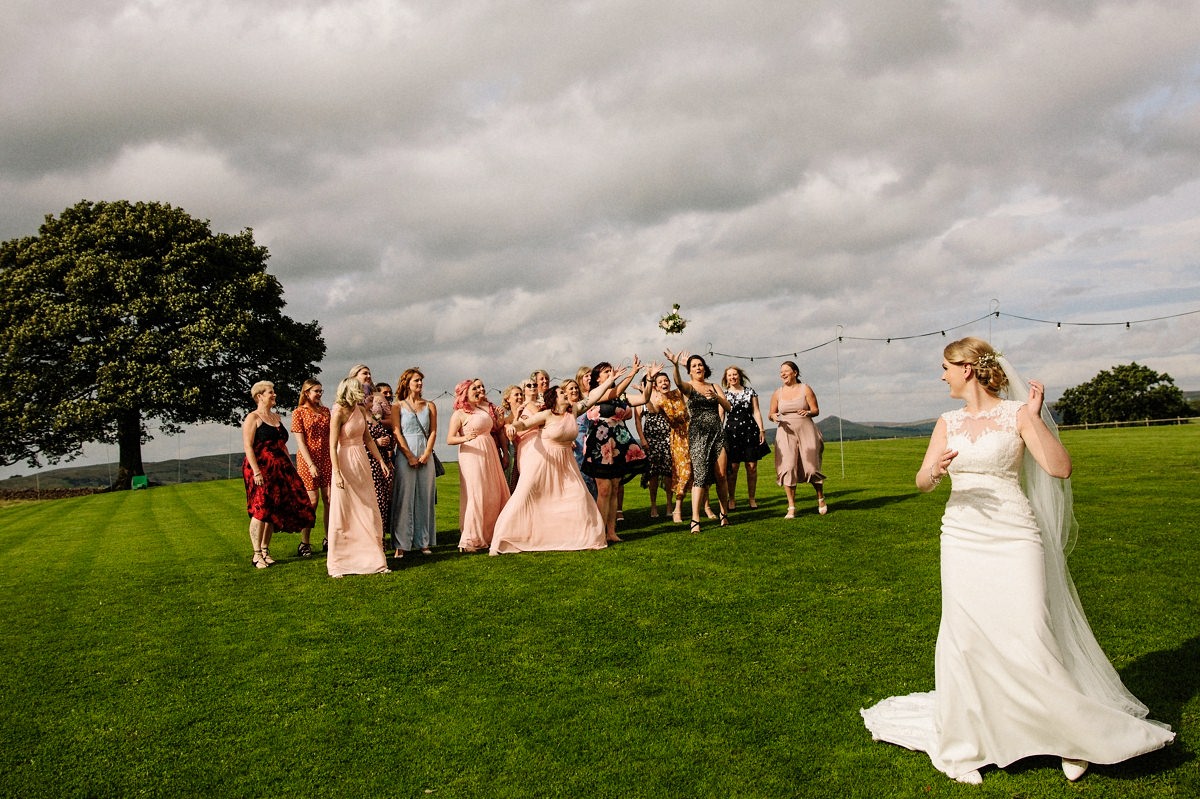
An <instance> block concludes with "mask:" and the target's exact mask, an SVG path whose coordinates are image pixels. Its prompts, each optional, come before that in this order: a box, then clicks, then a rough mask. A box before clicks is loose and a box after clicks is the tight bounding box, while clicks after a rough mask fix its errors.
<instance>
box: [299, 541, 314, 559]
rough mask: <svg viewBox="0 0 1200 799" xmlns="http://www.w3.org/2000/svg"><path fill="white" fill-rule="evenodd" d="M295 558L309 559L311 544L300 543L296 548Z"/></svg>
mask: <svg viewBox="0 0 1200 799" xmlns="http://www.w3.org/2000/svg"><path fill="white" fill-rule="evenodd" d="M296 557H298V558H311V557H312V544H307V543H304V542H301V543H300V546H298V547H296Z"/></svg>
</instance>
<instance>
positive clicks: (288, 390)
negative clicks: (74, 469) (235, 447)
mask: <svg viewBox="0 0 1200 799" xmlns="http://www.w3.org/2000/svg"><path fill="white" fill-rule="evenodd" d="M268 257H269V256H268V254H267V250H266V248H265V247H260V246H258V245H256V244H255V243H254V236H253V233H252V231H250V230H249V229H246V230H243V231H242V232H240V233H238V234H236V235H230V234H226V233H215V234H214V233H213V232H212V231H211V230H210V228H209V223H208V222H207V221H201V220H198V219H194V218H192V217H191V216H189V215H188V214H187V213H185V212H184V211H183V210H181V209H178V208H174V207H172V206H170V205H166V204H163V203H136V204H131V203H129V202H125V201H120V202H97V203H93V202H88V201H84V202H80V203H79V204H77V205H75V206H73V207H71V208H68V209H66V210H65V211H63V212H62V214H61V215H59V217H58V218H57V219H56V218H55V217H54V216H53V215H50V216H47V217H46V221H45V223H44V224H43V225H42V226H41V228H40V229H39V231H38V235H36V236H29V237H26V238H20V239H13V240H11V241H6V242H4V243H3V244H0V387H2V390H0V463H3V464H4V465H9V464H12V463H16V462H18V461H22V460H24V461H27V462H28V463H29V465H30V466H38V465H40V462H41V459H43V458H44V459H45V460H46V461H48V462H50V463H57V462H58V461H60V460H62V459H64V458H65V459H67V460H70V459H72V458H74V457H76V456H77V455H78V454H79V453H80V451H81V449H82V447H83V445H84V444H86V443H88V442H93V441H95V442H103V443H113V442H115V443H116V444H117V445H118V448H119V451H120V467H119V469H118V476H117V479H116V482H115V483H114V487H116V488H128V487H129V484H130V480H131V478H132V477H133V476H134V475H141V474H144V472H143V469H142V456H141V445H142V444H143V443H144V442H145V441H147V440H149V438H150V436H149V435H148V433H147V429H146V421H147V420H148V419H156V420H158V422H159V426H160V427H161V428H162V429H163V430H164V431H165V432H168V433H176V432H179V431H180V430H181V429H182V428H181V426H182V425H185V424H192V423H196V422H206V421H210V422H211V421H215V422H225V423H230V424H234V423H237V422H238V421H239V420H240V418H241V416H242V415H244V414H245V413H246V410H247V409H248V407H249V406H250V405H251V403H250V398H249V393H248V392H249V388H250V386H251V384H252V383H254V382H255V381H256V380H261V379H267V380H273V381H275V382H276V390H277V391H278V393H279V399H280V402H281V403H287V402H291V401H293V400H294V399H295V396H296V390H297V388H298V386H299V384H300V383H301V381H303V380H304V379H305V378H307V377H309V376H311V375H313V374H315V373H316V372H317V367H316V364H317V363H318V362H319V361H320V360H321V358H322V357H324V354H325V342H324V340H323V339H322V337H321V328H320V326H319V325H318V324H317V322H315V321H314V322H308V323H306V324H305V323H300V322H296V321H294V320H292V319H290V318H288V317H287V316H285V315H284V314H283V308H284V305H285V303H284V300H283V287H282V286H281V285H280V283H279V281H278V280H276V279H275V278H274V277H273V276H272V275H270V274H268V273H267V271H266V262H267V258H268Z"/></svg>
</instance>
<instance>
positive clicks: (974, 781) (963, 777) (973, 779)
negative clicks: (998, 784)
mask: <svg viewBox="0 0 1200 799" xmlns="http://www.w3.org/2000/svg"><path fill="white" fill-rule="evenodd" d="M954 781H955V782H963V783H966V784H967V785H983V775H982V774H980V773H979V769H975V770H974V771H968V772H967V773H966V774H959V775H958V776H957V777H955V778H954Z"/></svg>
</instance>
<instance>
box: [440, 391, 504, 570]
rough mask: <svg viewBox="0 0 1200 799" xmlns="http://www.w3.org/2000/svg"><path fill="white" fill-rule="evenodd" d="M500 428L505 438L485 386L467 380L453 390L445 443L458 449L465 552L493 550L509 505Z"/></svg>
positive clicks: (461, 546) (460, 522) (461, 541)
mask: <svg viewBox="0 0 1200 799" xmlns="http://www.w3.org/2000/svg"><path fill="white" fill-rule="evenodd" d="M497 428H499V433H500V435H501V436H502V437H503V435H504V426H503V424H502V423H501V416H500V413H499V410H498V409H497V408H496V407H495V406H494V405H492V403H490V402H488V399H487V389H486V388H485V387H484V385H483V381H482V380H479V379H478V378H476V379H474V380H464V381H462V382H461V383H459V384H458V385H457V386H455V387H454V413H453V414H451V416H450V428H449V430H448V431H447V433H446V443H447V444H451V445H457V446H458V484H459V497H458V526H459V528H460V529H461V530H462V536H461V537H460V538H459V540H458V549H459V551H460V552H478V551H479V550H481V549H487V548H488V546H489V545H491V543H492V532H493V531H494V530H495V528H496V517H497V516H499V515H500V511H501V509H503V508H504V503H505V502H507V501H508V496H509V493H508V482H507V481H506V480H505V479H504V466H503V465H502V464H501V463H500V451H499V448H498V447H497V446H496V442H495V440H494V439H493V438H492V432H493V431H494V430H496V429H497Z"/></svg>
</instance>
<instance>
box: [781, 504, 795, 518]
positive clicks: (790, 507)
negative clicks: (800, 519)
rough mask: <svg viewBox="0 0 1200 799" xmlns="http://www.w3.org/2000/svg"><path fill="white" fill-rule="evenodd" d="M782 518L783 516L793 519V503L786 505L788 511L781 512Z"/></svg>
mask: <svg viewBox="0 0 1200 799" xmlns="http://www.w3.org/2000/svg"><path fill="white" fill-rule="evenodd" d="M783 518H785V519H794V518H796V506H795V505H788V512H787V513H785V514H783Z"/></svg>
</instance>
